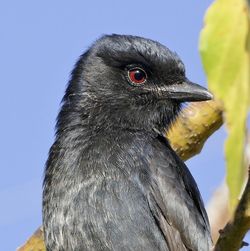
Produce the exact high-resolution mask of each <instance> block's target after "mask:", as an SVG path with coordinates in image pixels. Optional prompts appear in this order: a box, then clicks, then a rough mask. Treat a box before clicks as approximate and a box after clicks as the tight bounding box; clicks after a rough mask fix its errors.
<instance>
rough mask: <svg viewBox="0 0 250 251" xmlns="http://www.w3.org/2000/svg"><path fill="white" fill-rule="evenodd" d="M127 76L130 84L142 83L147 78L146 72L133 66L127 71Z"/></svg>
mask: <svg viewBox="0 0 250 251" xmlns="http://www.w3.org/2000/svg"><path fill="white" fill-rule="evenodd" d="M128 78H129V81H130V82H131V83H132V84H137V85H138V84H144V83H145V82H146V80H147V74H146V72H145V71H144V70H142V69H141V68H133V69H130V70H129V71H128Z"/></svg>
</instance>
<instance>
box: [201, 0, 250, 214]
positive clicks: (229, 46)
mask: <svg viewBox="0 0 250 251" xmlns="http://www.w3.org/2000/svg"><path fill="white" fill-rule="evenodd" d="M249 28H250V26H249V9H248V4H247V2H246V1H245V0H217V1H215V2H214V3H213V4H212V5H211V7H210V8H209V9H208V11H207V14H206V16H205V27H204V28H203V30H202V32H201V37H200V52H201V56H202V60H203V65H204V68H205V72H206V74H207V79H208V85H209V88H210V89H211V90H212V92H213V93H214V94H215V96H216V98H218V99H221V100H222V102H223V105H224V109H225V114H224V116H225V120H226V126H227V129H228V139H227V141H226V145H225V154H226V161H227V183H228V186H229V191H230V205H231V208H232V209H233V208H235V206H236V204H237V201H238V196H239V194H240V191H241V188H242V184H243V180H244V173H245V168H244V161H243V159H244V156H243V155H244V150H243V149H244V143H245V137H246V135H245V134H246V118H247V113H248V109H249V105H250V64H249V55H250V54H249V39H248V36H249Z"/></svg>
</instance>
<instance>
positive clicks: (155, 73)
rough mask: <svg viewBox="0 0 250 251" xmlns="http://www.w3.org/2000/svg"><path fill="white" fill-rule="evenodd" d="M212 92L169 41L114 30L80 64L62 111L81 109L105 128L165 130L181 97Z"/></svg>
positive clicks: (195, 97)
mask: <svg viewBox="0 0 250 251" xmlns="http://www.w3.org/2000/svg"><path fill="white" fill-rule="evenodd" d="M211 98H212V95H211V94H210V93H209V92H208V91H207V90H206V89H205V88H203V87H201V86H199V85H197V84H194V83H192V82H190V81H189V80H188V79H187V78H186V76H185V68H184V64H183V63H182V61H181V60H180V58H179V57H178V55H177V54H176V53H174V52H172V51H170V50H169V49H168V48H167V47H165V46H163V45H161V44H160V43H158V42H155V41H152V40H149V39H145V38H141V37H136V36H126V35H109V36H104V37H102V38H100V39H99V40H97V41H96V43H95V44H94V45H93V46H92V47H91V48H90V49H89V50H88V51H87V52H86V53H85V54H83V55H82V57H81V58H80V60H79V61H78V63H77V64H76V67H75V69H74V70H73V73H72V79H71V81H70V83H69V86H68V88H67V91H66V94H65V97H64V105H63V108H62V112H61V116H63V115H64V114H65V112H66V113H69V115H70V113H71V117H74V116H75V114H76V111H78V115H80V116H81V117H82V119H85V120H86V123H89V124H90V126H92V128H95V127H97V128H99V129H100V128H101V127H103V128H104V127H105V128H114V127H117V128H130V129H137V130H138V129H146V130H152V129H153V128H157V129H158V130H163V128H166V127H167V126H168V125H169V124H170V123H171V121H172V120H173V119H174V118H175V117H176V115H177V114H178V111H179V110H180V104H181V102H185V101H203V100H209V99H211ZM73 114H74V116H73ZM78 119H79V118H78ZM69 120H71V118H70V116H69ZM59 124H60V116H59Z"/></svg>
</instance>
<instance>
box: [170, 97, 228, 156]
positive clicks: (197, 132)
mask: <svg viewBox="0 0 250 251" xmlns="http://www.w3.org/2000/svg"><path fill="white" fill-rule="evenodd" d="M222 123H223V118H222V104H221V103H220V102H219V101H217V100H215V101H206V102H198V103H190V104H189V105H188V106H187V107H186V108H184V109H183V111H182V112H181V114H180V116H179V117H178V119H177V120H176V121H175V123H174V124H173V125H172V127H171V129H170V130H169V131H168V133H167V138H168V139H169V141H170V144H171V146H172V148H173V149H174V150H175V151H176V152H177V154H178V155H179V156H180V157H181V158H182V159H183V160H187V159H189V158H191V157H193V156H194V155H196V154H198V153H200V151H201V149H202V147H203V145H204V143H205V142H206V140H207V139H208V137H209V136H210V135H212V134H213V133H214V132H215V131H216V130H218V129H219V128H220V127H221V125H222Z"/></svg>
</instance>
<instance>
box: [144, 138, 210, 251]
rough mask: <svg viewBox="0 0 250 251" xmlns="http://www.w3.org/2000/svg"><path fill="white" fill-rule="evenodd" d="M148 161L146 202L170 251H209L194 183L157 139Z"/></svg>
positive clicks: (206, 226)
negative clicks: (148, 179)
mask: <svg viewBox="0 0 250 251" xmlns="http://www.w3.org/2000/svg"><path fill="white" fill-rule="evenodd" d="M154 151H155V152H154V154H153V155H152V158H151V159H150V161H149V169H150V172H151V178H152V179H151V182H150V192H149V194H148V201H149V205H150V208H151V212H152V214H153V215H154V217H155V220H156V222H157V224H158V226H159V228H160V229H161V231H162V233H163V235H164V237H165V239H166V241H167V243H168V246H169V249H170V250H171V251H172V250H174V251H177V250H178V251H182V250H192V251H209V250H210V248H211V246H212V242H211V237H210V227H209V223H208V218H207V214H206V211H205V209H204V205H203V202H202V199H201V196H200V193H199V190H198V188H197V185H196V182H195V181H194V179H193V177H192V175H191V174H190V172H189V170H188V169H187V167H186V165H185V164H184V163H183V162H182V161H181V160H180V159H179V158H178V156H177V155H176V154H175V153H174V151H173V150H172V149H171V147H170V146H169V145H168V142H167V141H166V140H165V139H163V138H161V137H158V139H157V141H156V142H155V147H154Z"/></svg>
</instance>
